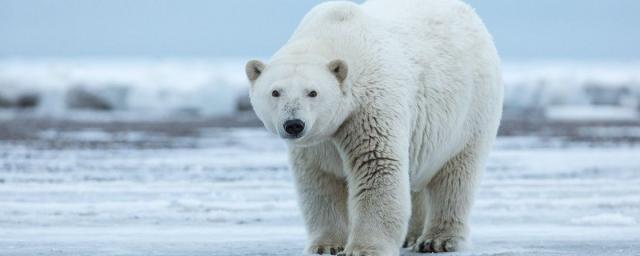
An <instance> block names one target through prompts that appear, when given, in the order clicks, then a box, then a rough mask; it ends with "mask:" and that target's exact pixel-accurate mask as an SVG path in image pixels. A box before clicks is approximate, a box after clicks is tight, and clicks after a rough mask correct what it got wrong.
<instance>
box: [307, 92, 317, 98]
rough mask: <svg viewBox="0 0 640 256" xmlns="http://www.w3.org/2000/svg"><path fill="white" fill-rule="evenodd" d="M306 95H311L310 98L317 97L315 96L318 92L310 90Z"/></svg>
mask: <svg viewBox="0 0 640 256" xmlns="http://www.w3.org/2000/svg"><path fill="white" fill-rule="evenodd" d="M308 96H309V97H311V98H315V97H317V96H318V92H316V91H311V92H309V94H308Z"/></svg>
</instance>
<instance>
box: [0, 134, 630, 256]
mask: <svg viewBox="0 0 640 256" xmlns="http://www.w3.org/2000/svg"><path fill="white" fill-rule="evenodd" d="M0 130H2V129H0ZM33 135H34V136H33V137H32V138H30V139H20V138H18V139H11V138H5V139H4V140H2V141H0V255H221V256H223V255H228V256H231V255H300V252H301V250H302V248H303V247H304V243H305V237H304V236H305V234H304V228H303V225H302V222H301V218H300V214H299V211H298V210H297V207H296V200H295V194H294V190H293V183H292V179H291V175H290V173H289V171H288V169H287V160H286V155H285V145H284V144H283V143H282V142H281V141H279V140H278V139H277V138H273V137H272V136H270V135H268V134H267V133H266V132H264V131H263V129H261V128H234V129H218V128H216V129H213V128H211V129H201V130H199V132H198V133H196V134H182V135H167V134H162V133H155V132H145V131H127V130H124V131H116V132H105V131H103V130H101V129H96V128H91V129H78V130H62V129H61V130H55V129H44V130H36V131H34V134H33ZM116 142H117V143H116ZM141 142H145V143H141ZM472 222H473V224H472V240H473V243H474V246H473V248H472V249H471V250H470V251H468V252H464V253H458V254H457V255H640V145H638V144H634V143H628V144H608V143H603V144H599V143H595V144H594V143H588V142H581V141H573V142H568V141H565V140H563V139H562V138H553V137H544V138H543V137H537V136H527V137H501V138H500V139H499V140H498V142H497V144H496V146H495V150H494V151H493V153H492V156H491V158H490V160H489V162H488V168H487V171H486V173H485V175H484V179H483V182H482V186H480V188H479V191H478V196H477V200H476V205H475V207H474V209H473V217H472ZM403 255H413V254H411V253H408V252H405V253H404V254H403Z"/></svg>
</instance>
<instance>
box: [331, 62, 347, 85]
mask: <svg viewBox="0 0 640 256" xmlns="http://www.w3.org/2000/svg"><path fill="white" fill-rule="evenodd" d="M328 67H329V71H331V73H333V75H334V76H336V79H338V82H340V83H342V82H344V80H345V79H347V75H348V74H349V67H348V66H347V63H346V62H344V61H343V60H334V61H332V62H330V63H329V66H328Z"/></svg>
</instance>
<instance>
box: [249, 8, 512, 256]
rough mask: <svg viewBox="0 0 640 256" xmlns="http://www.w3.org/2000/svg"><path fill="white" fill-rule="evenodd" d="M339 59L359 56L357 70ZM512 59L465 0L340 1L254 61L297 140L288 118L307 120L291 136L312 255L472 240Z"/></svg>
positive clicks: (259, 104) (268, 99) (386, 251)
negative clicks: (505, 61)
mask: <svg viewBox="0 0 640 256" xmlns="http://www.w3.org/2000/svg"><path fill="white" fill-rule="evenodd" d="M334 60H342V61H344V63H346V66H348V74H347V77H346V79H345V80H344V81H340V80H339V79H336V74H335V73H332V71H331V70H330V69H329V68H328V64H329V63H330V62H331V61H334ZM499 66H500V61H499V58H498V55H497V52H496V49H495V47H494V44H493V40H492V38H491V36H490V35H489V33H488V32H487V31H486V29H485V27H484V24H483V23H482V21H481V20H480V19H479V18H478V17H477V15H476V14H475V12H474V11H473V10H472V9H471V8H470V7H469V6H467V5H466V4H464V3H462V2H461V1H458V0H370V1H368V2H366V3H364V4H362V5H357V4H354V3H350V2H327V3H324V4H321V5H319V6H317V7H315V8H314V9H313V10H311V11H310V12H309V14H307V16H306V17H305V18H304V20H303V21H302V23H301V24H300V26H299V27H298V29H297V31H296V32H295V33H294V35H293V36H292V38H291V39H290V40H289V41H288V42H287V44H286V45H285V46H283V47H282V49H280V50H279V51H278V52H277V53H276V54H275V55H274V56H273V58H272V59H271V61H270V62H269V63H268V64H267V65H263V64H261V63H258V64H256V63H255V62H254V63H253V64H251V63H250V65H249V66H248V75H249V76H250V77H251V78H253V79H252V90H251V100H252V103H253V106H254V108H255V110H256V113H257V114H258V116H259V117H260V119H261V120H262V121H263V122H264V124H265V126H266V127H267V128H268V129H269V130H271V131H272V132H274V133H276V134H279V135H281V136H283V137H286V136H284V131H283V128H282V125H283V122H284V121H286V120H288V119H291V118H296V119H301V120H303V121H304V122H305V123H306V128H305V133H304V135H303V136H302V137H301V138H298V139H287V142H288V144H289V154H290V159H291V165H292V169H293V172H294V176H295V178H296V185H297V191H298V194H299V199H300V207H301V209H302V212H303V215H304V217H305V222H306V225H307V231H308V234H309V239H310V244H309V246H308V248H307V253H316V252H325V253H330V252H333V251H340V250H342V249H343V248H344V254H345V255H385V256H388V255H398V254H399V248H400V247H401V246H402V245H403V243H406V244H408V245H414V246H413V248H414V250H416V251H422V252H430V251H434V252H441V251H455V250H459V249H461V248H462V247H463V245H464V243H465V242H466V241H467V236H468V235H467V233H468V225H467V223H468V216H469V211H470V208H471V205H472V201H473V192H474V187H475V184H476V182H477V178H478V176H479V174H480V173H481V170H482V168H483V163H484V160H485V159H486V157H487V155H488V153H489V150H490V147H491V144H492V142H493V140H494V138H495V135H496V131H497V128H498V124H499V120H500V116H501V113H502V97H503V96H502V95H503V87H502V83H501V76H500V70H499ZM255 67H258V68H255ZM276 89H277V90H279V92H281V96H280V97H278V98H274V97H272V95H271V93H272V91H273V90H276ZM311 90H316V91H317V92H318V96H317V97H315V98H311V97H308V96H307V94H308V92H309V91H311ZM412 197H413V199H412ZM412 207H413V210H412V209H411V208H412ZM412 212H413V214H412ZM405 238H406V240H405Z"/></svg>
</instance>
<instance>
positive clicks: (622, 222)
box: [571, 213, 636, 226]
mask: <svg viewBox="0 0 640 256" xmlns="http://www.w3.org/2000/svg"><path fill="white" fill-rule="evenodd" d="M571 223H573V224H576V225H597V226H607V225H618V226H634V225H636V219H635V218H633V217H631V216H625V215H622V214H619V213H605V214H598V215H592V216H584V217H581V218H576V219H572V220H571Z"/></svg>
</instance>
